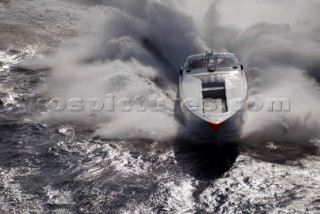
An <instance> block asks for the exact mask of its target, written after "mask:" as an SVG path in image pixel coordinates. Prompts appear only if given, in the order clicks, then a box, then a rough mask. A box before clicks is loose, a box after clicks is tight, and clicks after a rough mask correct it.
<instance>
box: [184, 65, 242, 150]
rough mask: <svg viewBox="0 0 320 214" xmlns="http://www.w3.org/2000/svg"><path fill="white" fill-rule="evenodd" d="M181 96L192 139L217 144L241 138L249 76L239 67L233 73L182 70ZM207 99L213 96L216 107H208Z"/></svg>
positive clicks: (185, 119)
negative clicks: (187, 71) (186, 71)
mask: <svg viewBox="0 0 320 214" xmlns="http://www.w3.org/2000/svg"><path fill="white" fill-rule="evenodd" d="M232 72H233V73H232ZM208 85H209V86H210V87H207V86H208ZM179 98H180V103H179V107H180V109H181V113H182V119H183V122H184V125H185V126H186V128H188V130H189V131H190V134H191V136H192V141H195V142H199V143H213V144H217V145H219V144H223V143H229V142H230V143H234V142H239V141H240V136H241V130H242V125H243V123H244V122H245V116H246V111H245V110H244V109H245V108H244V106H245V103H246V98H247V84H246V79H245V76H244V73H243V71H242V69H240V67H239V70H236V71H231V72H230V73H228V72H212V73H208V72H206V71H205V72H203V71H200V72H198V73H192V72H190V73H182V74H181V76H180V80H179ZM207 100H212V101H213V103H214V104H215V107H216V108H212V109H211V111H207V110H206V109H207V107H208V106H205V105H206V104H207ZM194 101H197V102H198V103H197V102H194ZM209 104H210V103H209ZM213 109H215V110H213Z"/></svg>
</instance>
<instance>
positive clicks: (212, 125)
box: [209, 122, 224, 132]
mask: <svg viewBox="0 0 320 214" xmlns="http://www.w3.org/2000/svg"><path fill="white" fill-rule="evenodd" d="M223 125H224V123H223V122H222V123H219V124H213V123H209V126H210V127H211V128H212V129H213V130H214V131H215V132H218V131H220V129H221V128H222V127H223Z"/></svg>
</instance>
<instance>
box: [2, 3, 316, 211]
mask: <svg viewBox="0 0 320 214" xmlns="http://www.w3.org/2000/svg"><path fill="white" fill-rule="evenodd" d="M244 2H245V3H244V5H239V3H236V1H231V0H230V1H226V2H225V3H221V2H220V3H219V1H209V0H206V1H204V2H203V3H202V4H200V3H194V2H193V1H187V0H184V1H177V0H170V1H160V0H159V1H156V0H136V1H126V0H121V1H111V0H110V1H107V0H106V1H103V0H95V1H89V0H88V1H85V0H79V1H76V0H72V1H64V0H52V1H49V0H29V1H23V0H15V1H13V0H12V1H10V0H5V1H3V0H2V1H1V0H0V213H21V214H22V213H23V214H25V213H59V214H60V213H63V214H67V213H146V214H147V213H163V214H164V213H175V214H177V213H181V214H182V213H183V214H184V213H289V214H292V213H320V195H319V191H320V164H319V161H320V156H319V154H320V153H319V146H320V140H319V135H318V132H319V128H320V125H319V123H320V117H319V116H320V114H319V110H318V106H319V105H318V106H317V104H320V103H319V98H320V95H319V91H320V90H319V82H318V81H319V72H320V70H319V68H320V66H319V65H320V64H319V62H320V57H319V56H320V54H319V53H320V40H319V39H318V37H317V36H316V34H315V33H316V32H319V30H320V29H319V25H317V24H319V20H320V19H317V18H318V16H319V14H320V13H318V12H319V9H320V8H319V6H318V4H314V3H313V2H311V1H308V2H307V3H302V2H300V1H283V2H282V3H279V2H276V1H250V0H247V1H244ZM270 2H271V3H270ZM235 7H236V8H238V9H239V10H240V11H241V14H242V15H243V20H241V22H240V23H237V22H236V21H235V19H232V18H230V17H229V16H227V17H226V18H225V19H224V20H223V18H222V17H223V16H222V15H219V14H221V13H222V12H224V10H228V11H231V12H232V13H236V12H237V10H236V9H234V8H235ZM288 7H290V8H291V15H289V14H287V13H286V12H285V11H286V9H287V8H288ZM248 8H250V10H249V9H248ZM310 8H311V9H310ZM302 9H303V10H305V9H310V10H309V13H308V14H307V13H306V12H304V13H303V14H302V13H301V10H302ZM271 12H274V14H275V15H274V16H272V17H270V16H271ZM301 14H302V15H301ZM282 16H283V17H282ZM279 17H282V19H281V21H279V20H280V18H279ZM278 18H279V19H278ZM298 42H300V43H299V46H300V47H295V46H293V44H297V43H298ZM213 47H214V48H217V49H218V50H220V49H227V50H228V51H232V52H235V53H237V55H238V56H239V58H240V60H241V62H243V64H244V65H245V67H246V72H247V75H248V83H249V85H250V87H251V89H250V91H249V96H251V97H254V96H260V97H262V98H265V97H267V96H269V97H270V96H281V97H288V98H290V99H291V98H292V99H291V107H292V112H289V113H288V112H280V113H279V112H278V113H274V114H273V113H272V112H271V113H270V112H260V113H257V112H249V115H248V119H247V123H246V125H245V126H244V133H243V139H242V142H241V143H240V144H229V145H223V146H221V147H216V146H215V145H214V143H213V144H212V145H201V144H197V143H194V142H189V141H188V133H185V130H184V127H183V125H182V124H181V123H180V121H179V119H178V118H177V115H176V114H175V111H174V98H175V97H176V94H177V78H178V75H179V66H180V65H181V64H182V62H183V59H184V57H186V56H188V55H189V54H192V53H198V52H202V51H205V50H206V49H207V48H213ZM279 50H281V51H279ZM288 56H289V58H288ZM282 74H283V75H282ZM107 93H113V94H114V95H116V96H128V97H134V96H136V95H138V94H139V95H142V96H145V97H148V96H150V97H161V98H162V99H164V100H165V101H166V102H167V103H168V105H167V106H166V109H165V111H163V112H154V111H147V112H129V113H128V112H118V111H116V112H111V113H110V112H104V111H102V112H95V113H94V114H88V113H87V112H78V114H76V113H70V112H68V111H66V112H52V111H50V109H49V108H48V102H47V101H48V100H50V99H53V98H57V97H59V98H64V99H69V98H75V97H79V98H97V97H98V98H105V95H106V94H107ZM297 95H298V96H301V97H302V98H301V99H299V100H298V99H297V98H296V96H297ZM301 103H304V105H302V104H301ZM275 114H276V115H275Z"/></svg>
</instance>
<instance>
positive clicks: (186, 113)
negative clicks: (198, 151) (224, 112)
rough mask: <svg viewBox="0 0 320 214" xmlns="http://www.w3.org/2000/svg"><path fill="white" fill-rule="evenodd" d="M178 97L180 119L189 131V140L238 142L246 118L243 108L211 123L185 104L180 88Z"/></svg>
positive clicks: (221, 142)
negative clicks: (221, 120)
mask: <svg viewBox="0 0 320 214" xmlns="http://www.w3.org/2000/svg"><path fill="white" fill-rule="evenodd" d="M179 97H180V104H179V107H180V110H181V116H182V120H183V123H184V125H185V127H186V128H187V130H188V131H189V133H190V138H191V141H193V142H196V143H211V144H216V145H223V144H226V143H238V142H240V138H241V131H242V126H243V124H244V122H245V118H246V111H245V110H238V111H237V112H235V113H234V114H233V115H232V116H231V117H229V118H228V119H227V120H225V121H223V122H221V123H212V122H209V121H208V120H206V119H204V118H202V117H201V116H199V115H198V114H196V113H195V112H194V111H193V110H191V109H190V108H189V107H188V106H187V104H186V102H184V100H183V96H182V94H181V90H180V91H179Z"/></svg>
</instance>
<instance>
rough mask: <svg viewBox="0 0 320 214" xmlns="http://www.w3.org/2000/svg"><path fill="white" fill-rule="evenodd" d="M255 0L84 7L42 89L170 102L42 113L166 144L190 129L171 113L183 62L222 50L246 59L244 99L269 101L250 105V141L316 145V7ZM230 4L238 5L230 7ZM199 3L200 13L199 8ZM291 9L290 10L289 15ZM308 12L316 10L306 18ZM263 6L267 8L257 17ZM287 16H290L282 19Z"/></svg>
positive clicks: (103, 132)
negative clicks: (278, 102)
mask: <svg viewBox="0 0 320 214" xmlns="http://www.w3.org/2000/svg"><path fill="white" fill-rule="evenodd" d="M253 2H254V1H251V0H248V1H247V2H246V3H244V4H240V3H238V2H236V1H232V0H230V1H226V2H219V1H205V2H204V3H202V4H201V5H199V3H194V2H192V1H184V2H183V3H180V2H178V1H170V2H162V1H152V0H150V1H146V0H141V1H138V2H131V1H125V0H124V1H120V2H119V1H98V2H96V3H92V4H90V5H87V4H86V5H85V7H88V10H87V12H86V15H84V16H83V17H82V18H81V20H82V22H81V24H80V26H82V28H80V30H79V32H78V36H77V37H75V38H73V39H71V41H69V42H66V43H64V45H63V46H62V47H61V48H60V49H59V50H58V51H57V52H56V53H55V54H53V55H51V56H50V57H47V59H46V61H45V64H46V66H48V67H50V68H51V70H52V73H51V77H50V80H49V82H48V84H47V85H46V86H45V87H43V88H42V89H41V90H42V91H45V92H46V93H48V94H49V96H50V97H51V98H56V97H59V98H63V99H64V100H69V99H71V98H81V99H88V98H101V99H105V98H106V94H107V93H112V94H113V95H115V96H117V97H120V98H124V97H125V98H130V99H133V98H134V97H135V96H137V95H139V96H142V97H143V98H144V99H146V100H148V99H150V98H155V97H156V98H161V99H163V100H164V101H163V102H165V103H166V104H165V108H164V109H162V111H148V110H147V112H137V111H129V112H123V111H121V112H120V111H114V112H104V111H101V112H95V114H93V115H92V114H90V115H88V114H87V112H83V111H82V112H58V113H56V112H50V113H49V114H48V115H46V118H49V119H50V120H67V121H70V120H71V121H74V120H75V121H79V122H89V123H93V124H95V125H97V127H98V128H97V130H96V134H97V135H99V136H102V137H107V138H116V139H122V138H125V139H128V138H147V139H148V138H149V139H150V138H152V139H161V140H167V139H173V138H174V137H176V136H179V135H184V134H185V133H183V132H182V133H181V131H179V130H183V128H182V127H181V125H179V123H178V122H177V120H176V119H174V117H173V115H174V111H173V109H174V107H173V106H174V99H175V98H176V92H177V86H176V85H177V82H175V81H176V80H177V79H176V78H175V76H176V77H178V68H179V66H180V65H181V63H182V62H183V59H184V57H185V56H187V55H189V54H194V53H199V52H203V51H206V50H209V49H210V48H214V49H215V50H217V51H220V50H224V49H226V50H228V51H230V52H234V53H236V54H237V55H238V56H239V58H240V61H241V62H242V63H243V64H244V65H245V70H246V73H247V76H249V84H250V91H249V100H250V98H251V101H252V100H254V101H253V102H251V103H248V105H249V106H250V105H252V104H254V105H255V104H257V103H258V104H260V102H263V104H264V105H265V106H266V108H264V109H262V110H256V109H255V108H253V110H252V109H251V111H249V113H248V118H247V122H246V124H245V129H244V132H243V139H244V141H246V142H247V143H253V144H255V143H258V142H268V141H281V140H282V141H286V142H296V143H301V144H304V143H309V142H311V140H312V139H316V138H318V137H319V136H318V133H317V130H319V127H320V124H319V123H320V122H319V120H318V118H319V116H320V111H319V109H318V108H317V106H318V104H319V96H320V93H319V84H318V82H317V81H318V80H319V75H318V70H319V67H320V65H319V63H318V62H319V61H320V60H319V56H320V54H319V39H318V38H317V37H315V36H314V35H317V34H318V32H319V28H318V27H317V24H316V23H318V20H319V19H317V18H318V16H319V15H318V13H317V12H318V7H314V5H313V4H312V3H307V2H296V3H294V4H292V3H291V2H290V1H282V2H276V3H275V2H272V3H268V2H264V1H262V2H260V3H259V4H256V3H253ZM79 4H80V5H81V3H78V5H79ZM96 4H99V5H100V7H95V5H96ZM230 4H232V5H233V8H238V10H237V11H233V12H230V11H229V12H228V10H229V8H230V7H229V6H230ZM177 5H179V7H178V6H177ZM248 5H250V7H246V6H248ZM275 5H276V8H277V11H276V12H275V15H274V16H272V17H270V16H269V15H268V14H269V13H267V12H266V11H269V10H270V11H271V10H273V9H274V8H275ZM197 6H199V10H195V9H194V8H197ZM289 6H290V8H291V9H292V10H291V12H290V14H287V12H286V11H287V10H286V8H287V7H289ZM248 8H250V10H248ZM200 9H201V11H200ZM305 10H308V11H310V12H309V13H308V15H306V14H304V13H303V11H305ZM259 11H260V12H262V11H263V12H264V13H265V14H264V13H262V15H259V16H258V17H259V19H258V20H255V19H252V17H256V16H255V14H256V13H258V12H259ZM283 13H285V14H287V15H288V16H287V17H286V18H285V19H280V17H282V15H283ZM224 14H228V15H224ZM235 16H236V17H237V18H236V19H235V18H233V17H235ZM195 17H196V18H195ZM239 17H241V18H239ZM278 20H282V21H281V22H279V21H278ZM42 62H43V59H42ZM269 99H286V100H288V102H289V105H290V109H289V111H269V110H268V108H270V106H269V107H268V106H267V105H268V103H267V104H266V103H265V102H268V100H269ZM257 100H258V101H257ZM269 104H270V103H269ZM128 133H130V135H128Z"/></svg>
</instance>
